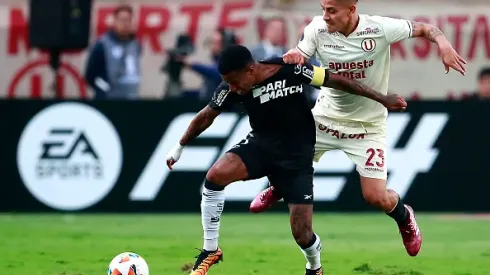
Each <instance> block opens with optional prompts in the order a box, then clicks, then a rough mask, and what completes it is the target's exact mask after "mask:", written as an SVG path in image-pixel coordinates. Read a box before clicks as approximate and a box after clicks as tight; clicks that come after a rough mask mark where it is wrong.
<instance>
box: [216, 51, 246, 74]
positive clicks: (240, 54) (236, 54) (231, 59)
mask: <svg viewBox="0 0 490 275" xmlns="http://www.w3.org/2000/svg"><path fill="white" fill-rule="evenodd" d="M253 62H254V59H253V57H252V53H251V52H250V51H249V50H248V49H247V48H246V47H245V46H242V45H230V46H228V47H227V48H225V49H224V50H223V52H222V53H221V55H220V57H219V61H218V70H219V73H220V74H228V73H231V72H234V71H238V70H241V69H244V68H245V67H246V66H247V65H248V64H250V63H253Z"/></svg>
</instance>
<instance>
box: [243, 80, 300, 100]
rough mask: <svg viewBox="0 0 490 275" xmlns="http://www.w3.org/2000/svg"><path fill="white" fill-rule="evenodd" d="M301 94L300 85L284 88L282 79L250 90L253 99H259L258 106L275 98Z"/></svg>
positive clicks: (284, 81) (284, 83) (284, 84)
mask: <svg viewBox="0 0 490 275" xmlns="http://www.w3.org/2000/svg"><path fill="white" fill-rule="evenodd" d="M302 92H303V86H302V85H298V86H289V87H286V80H285V79H284V80H278V81H275V82H273V83H272V82H271V83H268V84H267V85H264V86H261V87H259V88H255V89H253V90H252V95H253V97H254V98H257V97H258V98H259V99H260V104H263V103H266V102H269V101H271V100H273V99H276V98H280V97H286V96H289V95H291V94H296V93H302Z"/></svg>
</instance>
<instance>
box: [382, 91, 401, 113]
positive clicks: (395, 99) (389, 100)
mask: <svg viewBox="0 0 490 275" xmlns="http://www.w3.org/2000/svg"><path fill="white" fill-rule="evenodd" d="M383 105H384V106H385V107H386V109H388V110H390V111H400V112H403V111H405V109H407V102H406V101H405V99H404V98H403V97H401V96H399V95H397V94H390V95H387V96H386V97H385V100H384V103H383Z"/></svg>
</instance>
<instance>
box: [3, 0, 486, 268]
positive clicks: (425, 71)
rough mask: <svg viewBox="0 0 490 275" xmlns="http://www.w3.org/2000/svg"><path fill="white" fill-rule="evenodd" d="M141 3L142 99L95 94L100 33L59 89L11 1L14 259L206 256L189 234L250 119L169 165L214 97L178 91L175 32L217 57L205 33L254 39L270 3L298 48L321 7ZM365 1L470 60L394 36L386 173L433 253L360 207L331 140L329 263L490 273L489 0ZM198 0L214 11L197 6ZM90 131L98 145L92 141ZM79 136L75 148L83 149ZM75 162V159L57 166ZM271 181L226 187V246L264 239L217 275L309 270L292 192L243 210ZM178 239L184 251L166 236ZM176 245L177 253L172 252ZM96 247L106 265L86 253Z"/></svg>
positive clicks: (7, 36)
mask: <svg viewBox="0 0 490 275" xmlns="http://www.w3.org/2000/svg"><path fill="white" fill-rule="evenodd" d="M120 3H121V2H119V1H109V0H107V1H103V0H97V1H94V8H93V14H92V24H91V25H92V28H91V31H92V32H91V43H93V41H95V39H96V38H97V37H98V35H100V34H102V33H103V32H104V31H105V30H106V29H107V26H108V25H109V24H110V22H111V11H112V10H113V9H114V8H115V7H116V6H117V5H118V4H120ZM125 3H127V2H125ZM129 3H130V4H131V5H132V6H133V7H134V11H135V24H136V27H137V30H138V33H139V34H140V35H141V42H142V45H143V55H142V58H141V62H142V72H143V74H142V75H143V81H142V87H141V90H140V96H141V100H137V101H124V100H117V101H96V100H92V91H91V89H90V88H88V87H87V85H86V84H85V83H84V80H83V70H84V66H85V62H86V57H87V50H84V51H81V52H77V53H68V54H64V55H63V56H62V64H63V65H62V68H61V71H60V79H61V83H62V85H61V87H62V89H61V93H59V94H55V93H54V92H53V91H52V90H51V84H52V72H51V71H50V69H49V67H48V65H47V57H46V55H44V54H42V53H40V52H39V51H38V50H35V49H30V47H29V45H28V5H27V1H17V0H15V1H14V0H0V58H1V62H0V70H1V72H2V73H1V74H0V95H1V97H2V99H1V100H0V114H1V117H2V119H1V120H0V129H2V132H1V135H0V144H1V145H2V153H1V157H0V167H2V168H3V169H2V177H1V183H2V184H1V185H2V194H3V196H2V199H1V200H0V211H1V212H3V214H2V215H1V216H0V227H1V228H2V229H1V230H0V235H1V236H3V237H5V238H3V237H2V238H3V239H1V238H0V247H5V248H6V249H7V250H6V251H8V253H7V258H6V260H5V261H3V262H1V263H0V267H1V268H0V270H7V271H9V272H10V273H9V274H99V273H100V274H102V272H104V271H105V270H104V269H103V268H102V267H104V266H105V265H106V264H108V262H109V260H110V257H112V256H113V255H115V254H117V253H119V252H121V251H123V250H133V251H134V250H136V251H138V252H139V253H141V254H144V255H145V256H147V258H148V261H149V262H150V267H153V270H154V271H157V272H158V273H161V274H167V273H170V274H176V273H178V272H180V271H179V268H180V266H181V265H182V264H183V263H185V262H186V261H189V262H190V261H191V260H192V256H193V255H191V254H192V251H191V254H189V251H188V250H189V249H191V248H192V247H199V246H200V240H201V239H200V236H201V233H200V221H199V217H198V212H199V202H200V188H201V184H202V180H203V178H204V176H205V173H206V170H207V169H208V168H209V167H210V165H211V164H212V163H213V162H214V160H216V159H217V157H219V156H220V155H221V154H222V153H223V152H224V151H226V149H227V148H230V147H231V146H232V145H233V144H234V143H236V142H237V141H238V140H240V139H241V137H243V136H244V134H245V133H246V132H247V131H248V129H249V128H248V127H249V126H248V122H247V120H246V117H244V116H243V114H241V113H239V112H236V113H234V112H231V113H227V114H224V115H223V116H220V118H219V119H218V120H217V121H216V123H215V125H214V126H213V128H212V129H210V130H209V131H207V132H206V133H205V135H204V136H203V137H202V138H199V139H198V140H196V142H195V143H193V144H192V145H190V146H188V148H187V149H186V151H185V152H184V154H183V156H182V158H181V160H180V162H179V163H178V164H177V166H176V171H175V172H171V173H170V172H168V170H167V169H166V167H165V159H164V158H165V154H166V152H167V151H168V150H169V149H170V147H171V146H172V145H173V144H174V143H175V141H176V140H177V139H178V138H179V136H180V134H181V133H182V132H183V130H184V129H185V127H186V125H187V123H188V122H189V121H190V119H191V118H192V116H193V115H194V114H195V113H196V112H197V111H199V110H200V108H202V106H204V104H205V102H203V101H200V100H198V99H195V98H185V99H184V98H172V99H169V98H166V97H165V92H164V91H165V89H164V87H165V85H166V81H168V78H167V76H166V74H165V73H163V72H162V71H161V70H160V68H161V66H162V64H164V63H165V62H166V61H167V58H168V54H167V51H168V50H169V49H172V47H174V45H175V42H176V41H175V40H176V37H177V35H179V34H180V33H183V32H186V31H190V33H191V36H195V39H196V40H195V41H196V42H195V44H196V50H195V52H194V53H193V54H192V56H191V57H190V58H191V60H193V61H199V62H203V63H206V62H210V60H209V58H208V55H209V48H208V47H206V46H205V44H206V40H207V39H208V36H209V33H211V32H213V31H214V30H215V29H216V28H217V27H218V26H222V27H227V28H230V29H232V30H233V31H234V32H235V33H236V34H237V35H238V36H239V37H240V39H241V42H242V43H243V44H245V45H250V46H252V45H254V44H256V43H258V42H259V41H260V38H261V32H262V31H263V22H264V20H267V18H270V17H274V16H281V17H283V18H284V20H285V22H286V27H287V38H286V41H287V42H286V43H287V47H292V46H294V45H295V43H296V41H297V38H298V37H297V34H298V28H299V26H300V25H301V24H303V23H305V22H308V20H309V19H311V18H312V17H313V16H315V15H318V14H320V12H321V10H320V7H319V3H318V1H316V0H313V1H311V0H302V1H294V0H291V1H281V0H277V1H267V0H256V1H247V0H243V1H241V0H240V1H238V0H237V1H234V0H233V1H232V0H230V1H177V0H167V1H164V2H162V1H153V0H145V1H132V2H129ZM359 6H360V12H362V13H368V14H377V15H386V16H393V17H401V18H406V19H411V20H418V21H424V22H429V23H432V24H435V25H437V26H438V27H439V28H441V30H442V31H443V32H444V33H445V34H446V36H447V37H448V38H449V40H450V41H451V42H452V43H453V45H454V47H455V49H456V50H457V51H458V52H459V53H460V54H461V56H462V57H463V58H465V59H466V60H467V61H468V66H467V68H468V73H467V75H466V76H465V77H462V76H460V75H459V74H457V73H455V72H450V73H449V74H448V75H446V74H445V73H444V69H443V65H442V64H441V63H440V61H439V59H438V56H437V48H436V46H435V45H430V44H427V43H425V42H423V41H421V40H419V39H413V40H409V41H404V42H402V43H398V44H396V45H393V47H392V67H391V78H390V92H396V93H398V94H400V95H403V96H405V97H407V98H408V99H410V101H409V108H408V110H407V112H405V113H398V114H390V116H389V118H388V127H389V132H388V140H389V147H390V149H389V152H388V155H389V160H388V162H389V182H388V185H389V187H390V188H394V189H395V190H397V191H398V192H399V193H400V194H401V196H402V197H403V198H404V200H405V201H406V202H408V203H410V204H411V205H412V206H413V207H414V209H415V210H416V211H417V213H420V216H421V226H422V229H423V230H425V232H427V233H426V235H425V236H426V242H427V245H426V247H425V248H423V249H425V251H424V254H423V255H422V256H421V257H422V260H418V261H407V258H406V257H404V255H403V253H404V252H403V251H402V245H401V241H400V240H399V239H398V236H397V235H396V228H395V227H394V225H393V224H391V221H389V220H388V219H387V218H384V217H383V216H382V215H379V214H372V215H371V214H358V212H366V211H373V209H372V208H371V207H369V206H367V205H366V204H365V203H364V202H363V199H362V195H361V192H360V187H359V180H358V175H357V173H356V172H355V167H354V166H353V165H352V164H351V163H350V162H349V160H348V159H347V158H346V157H345V156H344V155H343V154H341V153H337V152H332V153H330V154H327V156H326V157H325V158H324V159H323V160H322V161H321V162H320V163H319V164H315V165H316V166H315V168H316V175H315V196H316V198H315V200H316V205H315V210H316V214H315V220H316V228H317V231H318V232H320V233H321V234H324V235H325V237H324V238H325V239H326V241H325V242H326V247H328V248H327V252H326V253H328V254H327V255H328V256H327V257H326V258H327V261H328V265H329V266H328V267H327V269H326V270H327V271H330V272H331V273H332V274H436V275H438V274H441V275H442V274H490V271H489V270H490V266H489V264H488V263H489V261H488V257H489V256H488V255H490V253H489V250H488V247H489V245H490V240H489V238H488V232H490V224H489V222H487V221H486V218H485V217H486V215H484V214H481V213H487V212H490V201H489V200H488V194H489V193H490V184H489V180H488V179H489V178H490V173H489V169H488V167H487V166H488V163H490V158H489V155H490V154H489V153H490V145H489V141H488V135H489V133H490V132H489V130H488V127H487V125H488V118H489V117H490V104H489V103H488V102H487V101H484V100H475V99H474V98H472V99H467V98H466V97H468V96H471V95H472V94H473V93H475V92H476V90H477V75H478V72H479V71H480V69H482V68H483V67H486V66H490V62H489V61H490V4H489V3H488V2H487V1H475V0H473V1H469V0H468V1H449V0H445V1H444V0H439V1H413V0H412V1H383V0H379V1H375V0H371V1H368V0H361V1H360V3H359ZM196 11H201V12H202V13H201V14H200V17H199V18H198V17H197V16H196V14H197V13H196ZM193 12H194V13H193ZM182 79H185V81H184V86H185V87H184V88H186V89H196V88H199V87H200V86H201V85H202V79H201V78H200V77H199V76H198V75H196V74H194V73H192V72H189V71H185V72H184V73H183V76H182ZM60 129H61V130H67V131H68V132H69V135H67V136H65V137H64V138H63V139H62V140H61V142H62V144H63V146H65V149H64V150H62V151H60V152H61V153H60V152H58V153H60V154H63V156H62V157H61V159H51V160H49V159H48V160H43V161H44V162H43V164H42V165H41V166H42V167H44V168H42V167H41V168H40V163H41V158H40V156H41V155H42V153H43V152H42V148H43V147H42V146H43V144H46V143H49V142H52V141H53V140H56V137H54V136H53V131H54V132H56V130H60ZM70 131H71V132H70ZM80 137H84V139H83V138H82V139H80ZM57 140H58V141H59V139H57ZM79 142H81V143H85V144H84V146H87V145H88V146H90V148H92V153H93V154H85V155H84V154H80V150H79V149H77V146H78V143H79ZM68 148H71V149H75V150H74V151H73V152H71V153H69V150H68ZM65 153H66V154H65ZM85 153H86V152H85ZM94 155H97V157H94ZM70 167H71V168H70ZM50 169H51V170H50ZM56 169H58V170H56ZM62 169H66V170H63V171H65V172H66V171H71V173H68V174H64V173H60V174H56V171H58V172H59V171H62ZM70 169H71V170H70ZM74 169H75V170H76V172H73V171H75V170H74ZM84 169H85V170H84ZM100 171H103V172H102V173H100V174H97V173H98V172H100ZM266 184H267V182H266V181H264V180H257V181H253V182H248V183H237V184H235V185H232V186H230V187H229V188H228V189H227V191H226V196H227V203H226V207H225V212H224V213H225V214H224V219H223V222H222V224H223V234H222V235H223V240H224V243H225V246H226V245H227V247H226V248H227V249H228V251H227V253H230V254H232V255H233V253H235V255H236V254H237V253H242V252H243V251H249V254H247V252H243V253H245V254H244V255H246V256H244V257H245V259H247V260H250V259H253V261H252V265H253V267H248V266H247V267H245V268H244V269H243V270H241V269H240V270H238V271H237V270H236V269H235V268H236V267H237V266H242V265H243V263H242V262H241V261H242V260H243V259H240V258H239V257H236V258H235V259H231V260H229V261H228V263H226V264H224V265H223V266H222V267H221V266H219V267H218V268H217V271H216V274H226V273H231V272H233V273H238V274H251V273H257V272H259V271H260V272H261V273H265V274H268V273H270V274H276V273H275V272H273V271H272V273H271V271H270V269H271V268H272V267H274V268H272V269H276V266H281V267H284V269H285V270H283V274H298V272H301V270H302V268H303V266H302V265H303V262H302V261H303V260H302V258H301V255H300V254H299V253H297V252H298V251H297V248H296V247H295V246H294V242H293V240H292V238H291V237H290V236H289V231H288V230H289V229H288V225H287V218H286V217H285V216H284V215H286V213H285V211H286V208H285V206H284V205H282V204H278V205H277V206H276V207H274V209H273V212H278V213H275V214H267V215H262V214H261V215H251V214H246V213H242V214H230V213H233V212H246V211H248V203H249V202H250V201H251V200H252V198H253V197H254V196H255V194H257V193H258V192H259V191H260V190H262V189H263V188H264V187H265V186H266ZM78 212H87V213H91V214H90V215H78V214H77V213H78ZM183 212H189V213H183ZM333 212H341V213H342V214H338V213H333ZM343 212H348V213H343ZM352 212H355V213H352ZM443 212H444V213H456V212H457V213H463V214H474V215H468V216H466V215H465V216H460V215H444V216H442V215H441V213H443ZM44 213H50V214H48V215H46V214H44ZM102 213H110V215H106V214H102ZM127 213H137V214H139V215H128V214H127ZM147 213H162V214H158V215H150V216H148V215H147ZM168 213H179V214H178V215H167V214H168ZM60 214H61V215H60ZM442 217H444V218H442ZM462 217H464V218H462ZM278 224H281V225H282V226H281V228H282V229H278V226H277V225H278ZM358 225H361V226H358ZM272 228H274V230H272ZM358 228H359V230H357V229H358ZM441 230H442V231H441ZM436 232H441V233H436ZM251 235H253V236H251ZM121 238H124V241H121ZM322 238H323V236H322ZM155 240H156V243H155ZM157 243H158V244H157ZM184 246H185V247H184ZM73 247H77V248H78V252H77V253H74V252H73V251H72V248H73ZM162 247H163V248H162ZM261 247H267V249H266V251H265V252H263V254H260V255H261V256H260V257H259V259H265V260H257V259H255V256H254V253H262V252H260V248H261ZM371 248H372V249H373V251H370V250H369V249H371ZM172 249H174V251H175V253H174V254H171V253H170V252H168V251H169V250H172ZM278 250H279V251H280V253H279V254H277V256H275V255H276V254H275V252H274V251H278ZM240 251H242V252H240ZM257 251H258V252H257ZM454 251H456V252H454ZM453 252H454V253H453ZM393 255H396V256H393ZM163 257H165V258H166V259H168V260H167V261H165V262H163V263H162V261H161V259H162V258H163ZM292 258H294V259H292ZM18 259H22V260H18ZM445 260H447V261H450V262H452V264H453V265H454V268H451V267H450V265H449V266H448V265H446V264H444V261H445ZM87 261H90V262H91V263H94V264H93V265H91V264H90V265H89V266H86V265H84V264H83V263H84V262H87ZM290 263H291V264H290ZM292 263H296V266H293V265H292ZM390 263H392V264H391V265H390ZM33 270H36V272H34V273H32V271H33ZM184 270H185V267H184ZM63 272H64V273H63ZM0 273H1V274H3V272H0ZM154 274H156V273H154Z"/></svg>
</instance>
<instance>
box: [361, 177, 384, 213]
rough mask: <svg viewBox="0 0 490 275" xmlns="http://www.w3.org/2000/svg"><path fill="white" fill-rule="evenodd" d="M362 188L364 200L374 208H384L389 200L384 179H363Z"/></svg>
mask: <svg viewBox="0 0 490 275" xmlns="http://www.w3.org/2000/svg"><path fill="white" fill-rule="evenodd" d="M361 187H362V195H363V197H364V200H365V201H366V202H367V203H369V204H371V205H373V206H383V205H384V204H385V203H386V201H388V200H389V196H388V195H389V194H388V191H387V190H386V181H385V180H383V179H375V178H366V177H361Z"/></svg>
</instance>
